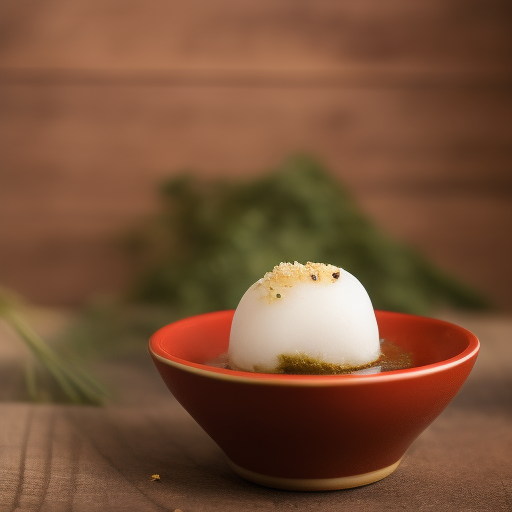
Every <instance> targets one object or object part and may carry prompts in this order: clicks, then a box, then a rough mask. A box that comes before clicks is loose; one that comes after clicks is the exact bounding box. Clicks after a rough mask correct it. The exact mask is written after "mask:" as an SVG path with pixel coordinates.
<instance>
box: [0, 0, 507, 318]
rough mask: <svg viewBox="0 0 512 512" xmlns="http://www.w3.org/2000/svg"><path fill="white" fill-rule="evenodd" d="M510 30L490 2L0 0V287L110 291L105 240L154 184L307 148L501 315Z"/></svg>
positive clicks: (55, 300)
mask: <svg viewBox="0 0 512 512" xmlns="http://www.w3.org/2000/svg"><path fill="white" fill-rule="evenodd" d="M511 22H512V8H511V4H510V3H509V2H505V1H496V0H476V1H473V0H470V1H459V0H434V1H417V2H410V1H408V0H367V1H364V2H360V1H357V0H350V1H323V0H320V1H316V0H302V1H298V0H263V1H257V2H256V1H240V0H217V1H215V2H213V1H210V0H188V1H185V0H180V1H178V0H175V1H164V0H153V1H152V2H136V1H134V0H75V1H71V2H69V1H65V0H48V1H46V2H39V1H36V0H22V1H20V0H3V1H2V2H1V4H0V134H1V135H0V159H1V161H0V282H1V283H3V284H4V285H7V286H11V287H14V288H15V289H17V290H19V291H20V292H23V293H25V294H27V295H28V296H29V297H30V298H31V299H32V300H34V301H37V302H40V303H44V304H57V305H72V304H79V303H82V302H84V300H86V298H87V297H88V296H89V295H90V294H91V293H98V292H100V291H108V290H116V289H118V288H119V287H120V286H122V283H123V280H124V279H125V278H126V273H127V267H126V264H125V260H124V258H123V256H122V255H121V254H119V252H118V251H117V250H116V249H115V248H113V246H112V243H111V242H112V239H113V238H114V237H115V236H116V235H117V234H118V233H120V232H122V231H123V230H124V229H125V228H126V227H127V226H130V225H131V224H132V223H133V222H135V221H136V220H137V219H138V218H140V217H141V216H142V215H145V214H147V213H148V212H151V211H152V210H153V209H154V208H155V196H154V189H155V184H156V183H158V182H159V181H160V180H161V179H162V178H163V177H165V176H167V175H169V173H171V172H175V171H176V170H177V169H180V168H183V167H187V168H195V169H197V170H198V172H201V173H203V174H205V175H209V176H217V175H224V176H242V175H243V176H251V175H255V174H256V173H258V172H261V170H262V169H264V168H268V167H271V166H272V165H274V164H276V163H278V162H279V161H280V160H281V159H282V158H284V157H285V156H286V155H288V154H290V153H293V152H296V151H298V150H307V151H310V152H313V153H315V154H317V155H319V156H320V157H321V158H322V159H323V160H324V161H325V163H326V164H327V165H328V166H330V168H331V169H332V171H333V172H334V173H336V175H337V176H338V177H339V179H340V180H342V181H343V182H345V183H346V184H347V185H348V186H349V187H350V188H351V189H352V191H353V193H354V194H355V196H356V197H357V199H358V200H359V202H360V204H361V205H362V207H363V208H364V209H365V210H366V211H367V212H368V213H369V214H371V215H372V216H373V217H374V218H375V219H376V220H377V222H378V223H379V224H380V225H382V226H383V227H384V228H385V229H387V230H388V231H389V232H390V233H392V234H393V235H395V236H396V237H398V238H400V239H401V240H404V241H406V242H408V243H411V244H413V245H415V246H416V247H418V248H420V249H421V250H423V251H424V252H425V253H426V254H427V255H428V256H429V257H430V258H431V259H432V260H434V261H435V262H437V263H439V264H440V265H441V266H443V267H444V268H445V269H447V270H449V271H451V272H453V273H454V274H456V275H458V276H460V277H462V278H464V279H466V280H467V281H469V282H470V283H472V284H474V285H476V286H479V287H480V288H482V289H483V290H485V291H486V292H487V293H488V294H489V295H490V296H491V297H493V298H494V299H495V300H496V302H497V303H498V304H500V305H501V306H502V307H503V308H505V309H508V310H509V311H511V310H512V295H511V294H510V289H511V288H512V271H511V264H510V261H512V236H511V234H512V233H511V231H512V229H511V228H512V201H511V199H512V172H511V170H512V169H511V167H512V165H511V164H512V129H511V119H512V96H511V85H512V69H511V56H512V52H511V49H512V36H511V34H512V30H511V26H512V23H511Z"/></svg>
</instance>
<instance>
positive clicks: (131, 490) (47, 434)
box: [0, 314, 512, 512]
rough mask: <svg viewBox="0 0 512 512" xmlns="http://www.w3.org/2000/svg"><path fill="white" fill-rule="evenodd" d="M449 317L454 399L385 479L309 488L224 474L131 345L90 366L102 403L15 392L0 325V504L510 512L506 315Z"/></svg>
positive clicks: (510, 378)
mask: <svg viewBox="0 0 512 512" xmlns="http://www.w3.org/2000/svg"><path fill="white" fill-rule="evenodd" d="M445 317H446V316H445ZM449 319H451V320H453V321H455V322H456V323H459V324H460V325H463V326H465V327H467V328H469V329H470V330H472V331H473V332H475V333H476V334H477V335H478V336H479V338H480V340H481V342H482V349H481V353H480V356H479V359H478V361H477V364H476V366H475V368H474V370H473V373H472V374H471V376H470V378H469V379H468V381H467V382H466V384H465V385H464V387H463V388H462V390H461V392H460V393H459V394H458V395H457V397H456V398H455V399H454V401H453V402H452V403H451V404H450V405H449V406H448V408H447V409H446V410H445V411H444V412H443V413H442V414H441V416H440V417H439V418H438V419H437V420H436V421H435V422H434V423H433V424H432V425H431V426H430V427H429V428H428V429H427V430H426V431H425V432H424V433H423V434H422V435H421V436H420V437H419V438H418V439H417V440H416V441H415V442H414V443H413V445H412V446H411V447H410V449H409V450H408V452H407V453H406V455H405V457H404V459H403V461H402V463H401V464H400V466H399V467H398V469H397V470H396V471H395V472H394V473H393V474H392V475H390V476H389V477H387V478H385V479H384V480H381V481H379V482H377V483H375V484H371V485H368V486H365V487H361V488H357V489H351V490H344V491H332V492H310V493H301V492H287V491H278V490H273V489H267V488H264V487H260V486H257V485H254V484H251V483H249V482H246V481H244V480H242V479H240V478H239V477H237V476H235V475H234V474H233V473H232V472H231V471H230V469H229V468H228V466H227V464H226V461H225V459H224V456H223V454H222V452H221V451H220V449H219V448H218V447H217V446H216V445H215V443H214V442H213V441H212V440H211V439H210V438H209V437H208V436H207V435H206V434H205V433H204V432H203V431H202V430H201V429H200V428H199V427H198V426H197V425H196V423H195V422H194V421H193V420H192V419H191V418H190V416H189V415H188V414H187V413H186V412H185V411H184V410H183V408H182V407H181V406H180V405H179V404H178V403H177V402H176V401H175V400H174V399H173V397H172V396H171V394H170V393H169V392H168V391H167V389H166V388H165V386H164V385H163V383H162V382H161V380H160V377H159V375H158V374H157V372H156V370H155V369H154V368H153V367H152V363H151V361H150V360H149V356H148V355H147V351H146V347H145V346H143V345H142V344H141V346H140V349H138V350H137V351H136V352H135V353H132V354H131V355H130V356H122V357H121V356H120V357H116V358H114V357H110V358H109V359H108V360H106V361H103V362H102V363H101V364H99V365H97V368H96V369H97V371H98V373H99V374H101V375H102V376H103V377H104V378H105V379H106V380H107V381H108V382H109V384H110V385H111V386H112V387H113V389H115V391H116V394H117V398H116V399H115V400H113V401H112V402H111V403H110V404H108V405H106V406H104V407H89V406H67V405H40V404H31V403H27V402H21V401H16V400H15V398H16V396H17V395H16V386H19V385H21V381H16V379H15V378H14V377H13V375H14V374H13V372H12V371H11V370H12V368H13V367H14V364H13V363H14V359H15V357H14V355H13V354H12V352H9V350H10V349H7V348H6V347H8V346H9V347H11V346H13V345H12V344H9V343H3V342H4V341H9V339H8V338H9V335H8V334H7V333H6V332H5V331H1V332H0V342H1V343H0V347H1V348H0V374H1V375H2V376H1V377H0V388H1V390H2V391H1V394H0V398H1V399H2V401H1V402H0V510H2V511H15V510H16V511H27V512H28V511H52V512H53V511H56V512H59V511H74V512H82V511H84V512H85V511H87V512H93V511H109V510H113V511H132V510H133V511H139V512H143V511H173V510H177V509H179V510H182V511H183V512H187V511H190V512H192V511H197V512H199V511H205V512H206V511H208V512H210V511H212V510H219V511H221V510H222V511H226V510H237V511H238V510H248V511H267V510H268V511H274V510H279V511H287V510H290V511H291V510H299V511H302V510H304V511H315V512H316V511H330V510H342V509H345V508H346V509H349V510H352V511H371V510H436V511H440V510H461V511H462V510H464V511H471V510H474V511H477V510H478V511H481V510H490V511H491V510H492V511H500V510H503V511H505V510H512V318H510V317H503V316H478V317H474V316H468V315H460V314H456V315H454V314H450V315H449ZM9 395H10V396H9ZM10 397H11V399H10ZM153 474H159V475H160V480H159V481H152V479H151V475H153Z"/></svg>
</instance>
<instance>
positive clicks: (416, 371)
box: [148, 310, 480, 386]
mask: <svg viewBox="0 0 512 512" xmlns="http://www.w3.org/2000/svg"><path fill="white" fill-rule="evenodd" d="M375 312H376V313H377V314H385V315H389V316H396V317H407V318H409V319H411V318H417V319H418V320H421V321H422V322H425V321H426V322H431V323H436V324H441V325H445V326H449V327H450V328H452V329H455V330H457V331H459V332H461V333H463V334H464V335H465V336H466V337H467V338H468V339H469V343H468V346H467V347H466V348H465V349H464V350H463V351H462V352H460V353H459V354H457V355H456V356H454V357H451V358H448V359H445V360H443V361H439V362H437V363H432V364H429V365H424V366H416V367H413V368H406V369H402V370H392V371H386V372H382V373H372V374H359V375H354V374H343V375H291V374H275V373H253V372H245V371H239V370H231V369H227V368H217V367H213V366H208V365H205V364H200V363H195V362H192V361H188V360H186V359H182V358H180V357H176V356H173V355H172V354H169V353H168V352H166V351H165V350H164V349H163V348H162V346H161V344H162V342H163V341H164V338H165V336H168V331H172V330H174V329H175V328H176V327H184V326H186V324H187V323H193V322H195V321H196V320H197V319H198V318H206V317H212V316H219V317H229V316H230V315H231V316H232V315H233V314H234V310H222V311H214V312H210V313H202V314H198V315H193V316H189V317H187V318H183V319H181V320H177V321H175V322H171V323H170V324H167V325H165V326H163V327H161V328H160V329H158V330H157V331H156V332H155V333H154V334H153V335H152V336H151V337H150V339H149V344H148V349H149V353H150V355H151V356H152V357H153V358H154V359H156V360H158V361H160V362H162V363H164V364H167V365H169V366H172V367H174V368H178V369H181V370H184V371H187V372H191V373H194V374H198V375H201V376H203V377H208V378H214V379H220V380H228V381H236V382H245V383H251V384H260V385H270V384H271V385H285V386H290V385H291V386H325V385H329V386H332V385H342V386H350V385H361V384H371V383H377V382H385V381H396V380H404V379H411V378H417V377H423V376H426V375H428V374H432V373H437V372H442V371H446V370H448V369H450V368H453V367H455V366H459V365H461V364H463V363H464V362H466V361H468V360H470V359H472V358H476V356H477V355H478V352H479V350H480V341H479V339H478V338H477V337H476V336H475V334H473V333H472V332H470V331H469V330H467V329H465V328H464V327H461V326H459V325H457V324H454V323H452V322H448V321H446V320H440V319H437V318H430V317H426V316H420V315H411V314H409V313H399V312H394V311H382V310H375ZM164 354H165V355H164Z"/></svg>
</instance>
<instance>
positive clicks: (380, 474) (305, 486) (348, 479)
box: [228, 459, 402, 491]
mask: <svg viewBox="0 0 512 512" xmlns="http://www.w3.org/2000/svg"><path fill="white" fill-rule="evenodd" d="M401 460H402V459H399V460H398V461H396V462H395V463H394V464H391V466H387V467H385V468H382V469H377V470H376V471H370V472H369V473H362V474H360V475H351V476H342V477H339V478H282V477H277V476H270V475H263V474H261V473H255V472H254V471H251V470H249V469H245V468H242V467H240V466H238V465H237V464H235V463H234V462H232V461H231V460H229V459H228V463H229V465H230V467H231V469H232V470H233V471H234V472H235V473H236V474H237V475H238V476H240V477H242V478H244V479H245V480H249V481H250V482H253V483H255V484H259V485H264V486H265V487H273V488H274V489H283V490H286V491H336V490H339V489H350V488H352V487H360V486H362V485H368V484H372V483H373V482H377V481H378V480H382V479H383V478H386V477H387V476H388V475H390V474H391V473H393V471H395V469H396V468H397V467H398V465H399V464H400V461H401Z"/></svg>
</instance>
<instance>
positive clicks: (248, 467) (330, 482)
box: [149, 311, 480, 490]
mask: <svg viewBox="0 0 512 512" xmlns="http://www.w3.org/2000/svg"><path fill="white" fill-rule="evenodd" d="M233 314H234V311H220V312H215V313H208V314H204V315H198V316H195V317H190V318H187V319H184V320H180V321H178V322H175V323H173V324H170V325H167V326H166V327H163V328H162V329H160V330H159V331H157V332H156V333H155V334H154V335H153V336H152V337H151V339H150V343H149V350H150V354H151V357H152V358H153V361H154V363H155V365H156V367H157V369H158V371H159V372H160V375H161V376H162V378H163V380H164V382H165V383H166V385H167V387H168V388H169V390H170V391H171V393H172V394H173V395H174V396H175V397H176V399H177V400H178V401H179V402H180V403H181V405H182V406H183V407H184V408H185V409H186V410H187V411H188V412H189V414H190V415H191V416H192V417H193V418H194V419H195V420H196V421H197V423H198V424H199V425H200V426H201V427H202V428H203V429H204V430H205V431H206V433H207V434H209V435H210V437H211V438H212V439H213V440H214V441H215V442H216V443H217V444H218V445H219V447H220V448H221V449H222V450H223V451H224V453H225V454H226V456H227V458H228V462H229V463H230V465H231V467H232V468H233V469H234V470H235V472H236V473H238V474H239V475H240V476H242V477H244V478H246V479H248V480H251V481H253V482H256V483H259V484H263V485H267V486H271V487H276V488H282V489H296V490H323V489H341V488H347V487H355V486H359V485H365V484H368V483H371V482H374V481H377V480H380V479H381V478H384V477H385V476H387V475H388V474H390V473H391V472H393V471H394V470H395V469H396V467H397V466H398V464H399V462H400V460H401V458H402V457H403V455H404V453H405V452H406V450H407V448H408V447H409V446H410V444H411V443H412V442H413V441H414V440H415V439H416V437H418V435H419V434H420V433H421V432H422V431H423V430H424V429H425V428H426V427H427V426H428V425H429V424H430V423H431V422H432V421H433V420H434V419H435V418H436V417H437V416H438V415H439V414H440V413H441V411H442V410H443V409H444V408H445V407H446V406H447V405H448V403H449V402H450V401H451V400H452V398H453V397H454V396H455V394H456V393H457V392H458V390H459V389H460V387H461V386H462V384H463V383H464V381H465V380H466V378H467V377H468V375H469V373H470V372H471V369H472V367H473V365H474V363H475V360H476V357H477V354H478V351H479V346H480V345H479V342H478V339H477V338H476V337H475V336H474V335H473V334H472V333H470V332H469V331H467V330H465V329H463V328H461V327H458V326H456V325H454V324H451V323H449V322H445V321H441V320H435V319H431V318H424V317H418V316H413V315H406V314H400V313H390V312H383V311H377V312H376V315H377V322H378V325H379V332H380V337H381V338H384V339H385V340H386V341H388V342H391V343H393V344H394V345H397V346H399V347H401V349H402V350H405V351H407V352H409V353H410V354H411V357H412V365H413V367H412V368H409V369H405V370H395V371H389V372H383V373H378V374H371V375H323V376H315V375H276V374H258V373H249V372H240V371H233V370H229V369H226V368H216V367H212V366H209V365H208V364H206V363H208V362H209V361H211V360H214V359H216V358H218V357H219V356H220V355H221V354H224V353H226V352H227V349H228V344H229V332H230V327H231V321H232V318H233Z"/></svg>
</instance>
